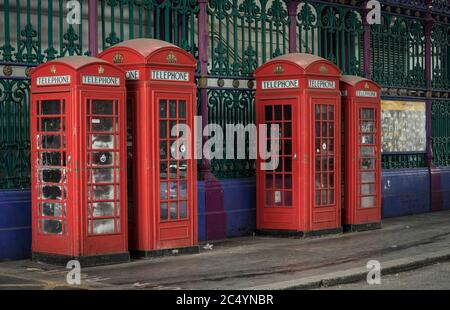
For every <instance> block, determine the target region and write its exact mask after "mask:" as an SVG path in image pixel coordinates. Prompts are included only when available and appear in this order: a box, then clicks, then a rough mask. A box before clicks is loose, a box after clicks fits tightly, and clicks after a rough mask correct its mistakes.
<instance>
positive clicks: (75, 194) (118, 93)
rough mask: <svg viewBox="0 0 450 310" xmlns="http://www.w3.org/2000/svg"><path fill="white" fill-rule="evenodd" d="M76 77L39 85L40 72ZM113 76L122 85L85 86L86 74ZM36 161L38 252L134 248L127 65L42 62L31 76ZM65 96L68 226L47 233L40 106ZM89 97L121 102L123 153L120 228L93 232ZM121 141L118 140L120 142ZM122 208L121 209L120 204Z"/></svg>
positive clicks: (66, 253) (34, 246) (34, 197)
mask: <svg viewBox="0 0 450 310" xmlns="http://www.w3.org/2000/svg"><path fill="white" fill-rule="evenodd" d="M63 75H64V76H70V79H71V81H70V84H67V85H48V86H42V85H37V82H36V79H37V78H38V77H42V76H44V77H51V76H63ZM83 75H91V76H112V77H117V78H119V80H120V86H92V85H83V83H82V76H83ZM31 81H32V82H31V101H30V102H31V103H30V104H31V107H30V109H31V115H30V117H31V162H32V180H31V181H32V183H31V184H32V187H31V188H32V221H33V223H32V231H33V238H32V251H33V253H42V254H52V255H53V254H56V255H61V256H65V257H89V256H97V255H106V254H108V255H109V254H122V253H127V251H128V241H127V191H126V161H125V158H126V152H125V150H126V149H125V148H126V135H125V133H126V132H125V129H126V127H125V116H126V111H125V83H124V81H125V75H124V72H123V71H122V70H120V69H119V68H117V67H115V66H112V65H111V64H109V63H107V62H104V61H102V60H99V59H95V58H90V57H78V56H76V57H66V58H61V59H59V60H55V61H51V62H48V63H45V64H43V65H40V66H39V67H37V68H36V69H34V70H33V72H32V77H31ZM46 100H64V101H65V111H64V115H65V128H64V129H65V130H64V129H63V130H61V134H63V135H65V138H66V147H65V149H64V150H65V152H62V153H61V154H62V158H61V159H60V161H61V167H64V166H65V168H66V170H65V178H66V183H65V184H66V187H67V189H66V193H67V200H66V210H65V214H66V215H65V220H66V223H65V225H64V224H63V227H65V228H63V231H62V233H61V234H45V233H43V232H42V231H40V227H38V220H39V219H40V218H41V215H40V214H39V209H38V192H37V186H36V185H37V182H38V174H39V173H40V171H41V170H43V169H42V168H43V167H44V166H43V165H41V164H40V162H39V161H38V159H39V158H38V155H39V154H40V152H41V151H40V150H39V149H38V147H37V143H38V135H41V134H42V133H39V132H38V128H37V121H38V119H39V115H38V110H37V109H38V107H39V103H40V102H41V101H46ZM87 100H113V101H116V102H117V107H118V109H119V110H118V111H115V112H116V114H117V116H118V126H119V128H117V129H118V134H119V140H118V143H119V145H118V146H116V147H117V149H118V152H119V162H118V163H117V167H118V169H119V171H120V172H119V175H118V180H117V182H116V183H117V184H118V185H119V187H120V189H119V191H120V196H119V199H118V201H119V204H120V213H119V214H116V215H115V217H116V218H118V219H119V221H120V230H116V231H115V232H114V233H107V234H96V235H92V234H89V233H88V200H87V199H88V198H87V191H88V175H87V171H88V162H87V160H88V159H87V156H88V155H87V153H88V150H87V143H88V141H87V139H86V137H87V134H88V131H87V130H88V129H87V127H86V117H87V111H86V106H87ZM114 143H117V142H114ZM114 210H116V209H114Z"/></svg>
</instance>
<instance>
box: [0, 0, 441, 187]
mask: <svg viewBox="0 0 450 310" xmlns="http://www.w3.org/2000/svg"><path fill="white" fill-rule="evenodd" d="M343 3H345V1H339V3H335V2H326V1H314V0H305V1H300V2H299V5H298V9H297V12H296V14H294V15H292V17H293V18H294V17H295V19H296V20H295V24H296V31H297V33H296V36H297V50H298V51H300V52H306V53H313V54H317V55H319V56H322V57H324V58H327V59H329V60H331V61H333V62H334V63H336V64H337V65H338V66H339V67H341V69H342V70H343V72H344V73H345V74H355V75H362V70H363V62H364V59H363V55H364V52H363V44H362V42H363V38H362V37H363V25H362V17H361V14H362V9H361V7H360V6H351V5H344V4H343ZM357 3H360V2H357ZM81 4H82V9H83V11H82V19H83V21H82V23H81V24H80V25H68V24H67V23H66V21H65V18H66V14H67V8H66V1H63V0H59V1H50V0H33V1H31V0H28V1H27V0H4V1H2V2H1V3H0V17H1V18H0V65H2V66H3V68H4V69H3V76H2V77H1V78H0V129H1V133H0V188H20V187H26V186H29V162H28V161H29V159H28V158H29V157H28V156H29V136H28V132H29V119H28V117H29V116H28V106H29V103H28V100H29V95H28V86H29V80H28V78H27V77H26V74H25V73H24V72H25V71H26V70H24V68H25V69H26V68H28V67H30V66H34V65H36V64H38V63H42V62H45V61H48V60H52V59H54V58H57V57H61V56H66V55H80V54H86V53H87V50H88V48H87V44H88V38H87V36H88V29H87V27H86V26H87V13H88V12H87V2H86V1H81ZM288 4H289V1H285V0H210V1H208V5H207V28H208V31H209V40H208V42H207V45H208V57H209V64H208V76H209V78H211V79H216V80H217V84H218V85H217V87H209V88H208V108H209V115H208V116H209V120H210V122H214V123H218V124H221V125H223V124H228V123H231V124H237V123H242V124H243V125H247V124H250V123H253V122H254V113H255V111H254V87H253V85H252V82H253V81H252V72H253V70H254V69H255V68H256V67H258V66H259V65H261V64H262V63H264V62H266V61H267V60H269V59H271V58H273V57H276V56H278V55H281V54H284V53H287V52H288V50H289V28H290V27H289V25H290V23H291V22H292V21H291V20H290V16H289V14H288ZM98 5H99V6H98V12H99V33H98V35H99V43H100V44H99V46H100V48H101V49H106V48H108V47H109V46H111V45H114V44H117V43H118V42H120V41H123V40H127V39H132V38H141V37H148V38H158V39H162V40H165V41H169V42H173V43H174V44H176V45H178V46H180V47H182V48H183V49H185V50H187V51H189V52H190V53H192V54H193V55H194V56H196V57H197V56H198V45H199V37H198V13H199V5H198V3H197V1H196V0H99V4H98ZM441 21H442V19H441ZM441 21H438V22H436V23H435V25H434V27H433V31H432V53H431V54H432V76H433V84H432V85H433V88H434V89H435V90H448V89H449V88H450V84H449V83H450V82H449V80H450V77H449V74H450V49H449V39H450V36H449V25H448V24H445V23H443V22H441ZM424 25H425V21H424V20H423V19H419V18H416V17H411V16H409V17H407V16H400V15H395V14H391V13H387V12H384V13H383V18H382V24H381V25H373V26H371V50H372V58H373V59H372V73H373V77H374V79H375V80H376V81H377V82H378V83H380V84H381V85H383V86H385V87H395V88H412V89H425V87H426V82H425V58H424V57H425V35H424ZM20 68H22V69H20ZM26 72H28V71H26ZM0 74H1V72H0ZM224 80H231V81H232V82H233V83H232V84H233V85H232V86H229V87H223V84H224ZM227 83H228V82H227ZM225 84H226V83H225ZM244 84H246V85H244ZM447 102H448V101H445V100H435V101H434V102H433V111H437V110H438V109H444V108H441V106H445V107H446V106H448V104H447ZM446 111H448V109H447V110H446ZM439 113H440V112H439ZM439 113H438V112H433V124H432V127H433V152H434V158H435V164H437V165H439V166H444V165H450V162H449V159H448V155H446V154H448V153H449V149H448V142H447V141H448V139H449V138H448V137H449V135H450V134H449V133H448V132H445V130H446V129H445V128H446V127H445V126H447V125H446V122H448V117H447V116H445V115H448V114H445V113H444V114H439ZM445 117H447V118H445ZM446 156H447V157H446ZM254 164H255V163H254V161H252V160H225V159H224V160H214V161H213V162H212V169H213V171H214V173H215V174H216V175H217V176H218V177H220V178H236V177H246V176H252V175H254V172H255V170H254ZM423 166H425V155H424V154H422V153H420V154H384V155H383V168H385V169H394V168H413V167H423Z"/></svg>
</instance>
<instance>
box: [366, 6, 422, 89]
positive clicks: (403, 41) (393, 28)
mask: <svg viewBox="0 0 450 310" xmlns="http://www.w3.org/2000/svg"><path fill="white" fill-rule="evenodd" d="M371 48H372V74H373V75H372V77H373V79H374V80H375V81H376V82H378V83H379V84H381V85H383V86H386V87H396V88H412V89H425V88H426V82H425V29H424V22H423V20H420V19H414V18H405V17H400V16H395V15H390V14H384V15H383V16H382V20H381V24H380V25H377V24H375V25H372V31H371Z"/></svg>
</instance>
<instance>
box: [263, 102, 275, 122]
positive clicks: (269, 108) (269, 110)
mask: <svg viewBox="0 0 450 310" xmlns="http://www.w3.org/2000/svg"><path fill="white" fill-rule="evenodd" d="M264 113H265V117H266V121H271V120H273V115H272V106H270V105H266V106H265V107H264Z"/></svg>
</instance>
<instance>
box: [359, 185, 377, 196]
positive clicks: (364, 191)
mask: <svg viewBox="0 0 450 310" xmlns="http://www.w3.org/2000/svg"><path fill="white" fill-rule="evenodd" d="M375 190H376V188H375V184H362V185H361V195H374V194H375Z"/></svg>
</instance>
